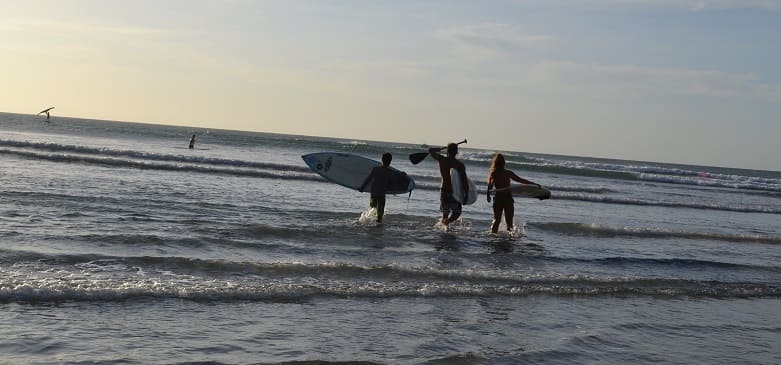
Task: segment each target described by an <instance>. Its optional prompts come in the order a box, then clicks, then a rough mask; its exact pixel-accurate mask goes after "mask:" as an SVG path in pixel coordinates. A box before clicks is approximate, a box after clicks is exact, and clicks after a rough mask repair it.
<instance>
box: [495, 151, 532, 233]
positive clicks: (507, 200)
mask: <svg viewBox="0 0 781 365" xmlns="http://www.w3.org/2000/svg"><path fill="white" fill-rule="evenodd" d="M504 165H505V161H504V156H503V155H502V154H501V153H497V154H496V156H494V159H493V160H492V161H491V169H490V170H489V171H488V190H486V197H487V199H488V202H489V203H490V202H491V189H493V188H494V187H496V196H495V197H494V221H493V223H491V232H492V233H496V232H498V231H499V223H501V222H502V213H504V222H505V224H507V231H509V232H512V231H513V229H514V227H513V214H514V213H515V212H514V211H515V207H514V205H513V204H514V200H513V194H512V191H510V180H515V181H517V182H519V183H521V184H531V185H537V186H538V187H539V186H540V185H539V184H537V183H534V182H531V181H529V180H526V179H524V178H522V177H519V176H518V175H516V174H515V173H514V172H512V171H510V170H505V168H504Z"/></svg>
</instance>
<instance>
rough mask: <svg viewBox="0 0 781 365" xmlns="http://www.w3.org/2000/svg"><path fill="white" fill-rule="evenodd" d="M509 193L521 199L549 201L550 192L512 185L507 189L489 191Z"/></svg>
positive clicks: (534, 186)
mask: <svg viewBox="0 0 781 365" xmlns="http://www.w3.org/2000/svg"><path fill="white" fill-rule="evenodd" d="M508 190H509V191H511V192H512V193H513V195H514V196H518V197H521V198H533V199H540V200H545V199H550V197H551V193H550V190H548V189H545V188H543V187H539V188H538V187H537V186H536V185H526V184H524V185H513V186H511V187H509V188H503V189H494V190H491V191H490V192H491V193H496V192H497V191H500V192H501V191H508Z"/></svg>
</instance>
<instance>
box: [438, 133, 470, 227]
mask: <svg viewBox="0 0 781 365" xmlns="http://www.w3.org/2000/svg"><path fill="white" fill-rule="evenodd" d="M439 150H440V148H437V147H432V148H429V149H428V153H429V155H431V157H432V158H434V159H435V160H437V163H439V175H440V176H441V177H442V184H441V185H440V187H439V191H440V195H439V204H440V205H439V210H440V211H441V212H442V224H443V225H445V226H447V225H449V224H450V223H452V222H454V221H455V220H457V219H458V218H459V217H460V216H461V203H459V202H458V201H457V200H456V199H455V198H453V183H452V181H451V180H450V169H456V171H458V174H459V176H460V177H461V181H462V182H464V183H463V184H462V185H463V186H464V196H468V195H469V184H467V183H466V182H467V181H468V180H467V177H466V166H464V164H463V163H462V162H461V161H459V160H457V159H456V155H457V154H458V144H455V143H448V145H447V156H442V155H441V154H439Z"/></svg>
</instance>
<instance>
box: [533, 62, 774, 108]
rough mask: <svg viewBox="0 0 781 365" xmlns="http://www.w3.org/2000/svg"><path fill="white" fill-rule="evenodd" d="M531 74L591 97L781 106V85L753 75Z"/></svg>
mask: <svg viewBox="0 0 781 365" xmlns="http://www.w3.org/2000/svg"><path fill="white" fill-rule="evenodd" d="M529 73H531V74H536V75H537V77H538V78H539V77H541V78H542V79H544V80H549V81H550V80H555V82H556V83H558V84H560V85H566V87H568V88H569V90H571V91H579V92H583V93H588V94H593V93H595V92H599V93H600V94H607V95H614V96H633V95H634V96H648V95H667V96H670V95H672V96H675V95H678V96H705V97H727V98H753V99H759V100H765V101H770V102H773V103H781V85H776V84H769V83H765V82H763V81H762V80H761V78H760V77H759V76H757V75H756V74H753V73H729V72H722V71H712V70H696V69H665V68H649V67H640V66H631V65H586V64H578V63H572V62H545V63H540V64H537V65H532V66H530V71H529Z"/></svg>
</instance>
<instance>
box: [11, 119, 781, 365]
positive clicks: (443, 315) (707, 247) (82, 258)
mask: <svg viewBox="0 0 781 365" xmlns="http://www.w3.org/2000/svg"><path fill="white" fill-rule="evenodd" d="M190 133H198V134H199V137H198V142H197V145H196V147H198V148H199V149H196V150H188V149H187V148H186V147H187V142H188V140H189V135H190ZM464 137H467V138H468V137H469V136H464ZM426 142H432V141H426ZM439 142H441V143H447V142H448V141H439ZM467 146H468V145H466V146H464V147H467ZM322 151H341V152H349V153H354V154H359V155H362V156H366V157H369V158H373V159H379V158H380V155H381V154H382V153H383V152H386V151H388V152H391V153H392V154H393V155H394V161H393V164H392V165H393V166H394V167H396V168H398V169H400V170H404V171H406V172H407V173H408V174H409V175H410V176H411V177H412V178H413V179H414V180H415V181H416V183H417V186H418V188H417V189H415V190H414V191H413V192H412V194H411V196H407V195H404V196H392V197H389V198H388V202H387V206H386V217H385V224H383V225H380V226H377V225H375V224H374V223H372V222H371V219H361V215H362V213H364V212H365V211H366V210H367V205H368V195H367V194H362V193H358V192H356V191H352V190H349V189H346V188H343V187H341V186H338V185H335V184H332V183H329V182H326V181H325V180H323V179H322V178H321V177H319V176H318V175H316V174H314V173H313V172H312V171H311V170H309V169H308V168H307V167H306V165H305V164H304V162H303V161H302V160H301V155H303V154H307V153H312V152H322ZM420 151H421V148H420V146H412V145H406V144H399V143H388V142H370V141H351V140H339V139H328V138H316V137H304V136H289V135H274V134H263V133H249V132H238V131H227V130H207V129H193V128H185V127H170V126H159V125H150V124H134V123H119V122H104V121H94V120H83V119H70V118H53V121H52V122H51V123H45V122H41V119H40V117H34V116H28V115H18V114H6V113H0V363H9V364H61V363H74V364H86V363H89V364H92V363H100V364H104V363H105V364H181V363H198V362H204V363H218V364H255V363H262V364H266V363H296V364H299V363H304V364H307V363H313V364H324V363H341V362H357V363H363V362H365V363H376V364H452V363H455V364H518V363H532V364H533V363H545V364H624V363H635V364H643V363H657V362H661V363H681V364H683V363H685V364H703V363H745V364H778V363H781V173H780V172H772V171H754V170H739V169H727V168H717V167H708V166H686V165H671V164H663V163H652V162H638V161H619V160H603V159H594V158H581V157H569V156H552V155H540V154H534V153H524V152H511V151H506V152H505V156H506V157H507V159H508V168H509V169H511V170H514V171H515V172H516V173H517V174H519V175H520V176H523V177H525V178H527V179H529V180H533V181H535V182H539V183H541V184H543V185H544V186H546V187H548V188H549V189H550V190H551V191H552V193H553V197H552V198H551V199H550V200H544V201H539V200H532V199H516V203H515V209H516V217H515V221H516V225H517V226H518V227H519V230H518V231H517V232H515V233H514V234H512V235H511V234H507V233H506V232H502V233H500V234H497V235H491V234H490V233H488V230H489V225H490V221H491V207H490V205H489V204H488V203H487V202H485V198H484V197H481V198H480V199H479V200H478V202H477V203H475V204H474V205H470V206H466V207H465V209H464V216H463V219H462V220H461V222H458V223H456V224H454V226H453V227H451V228H450V229H449V230H448V231H443V230H441V229H440V228H438V227H437V226H436V222H437V219H438V216H439V212H438V207H439V202H438V199H439V193H438V190H437V189H438V184H439V179H438V176H437V175H438V170H437V168H436V166H435V164H434V162H432V161H431V159H426V160H425V161H424V162H423V163H421V164H419V165H412V164H411V163H409V161H408V160H407V158H406V156H407V155H408V154H410V153H414V152H420ZM493 152H494V151H487V150H478V149H469V148H462V150H461V153H460V157H461V159H462V161H464V162H465V163H466V165H467V172H468V174H469V176H470V177H471V178H472V179H473V180H474V181H475V182H476V183H477V184H478V187H479V188H480V189H481V190H483V189H485V182H484V181H485V176H486V174H487V171H488V165H489V163H490V158H491V157H492V154H493Z"/></svg>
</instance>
